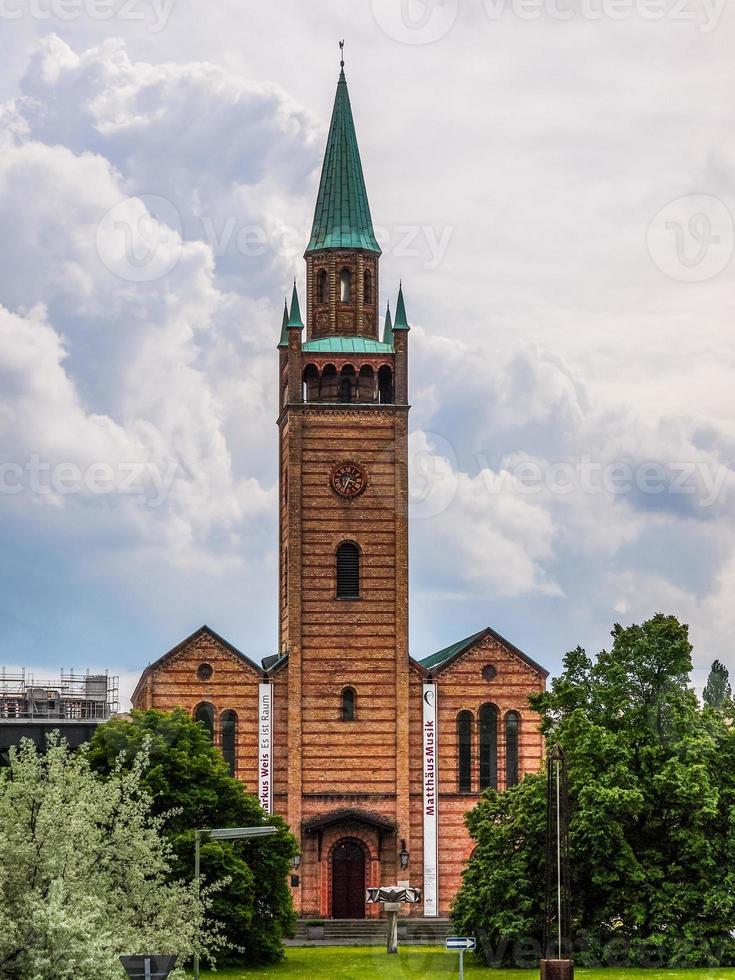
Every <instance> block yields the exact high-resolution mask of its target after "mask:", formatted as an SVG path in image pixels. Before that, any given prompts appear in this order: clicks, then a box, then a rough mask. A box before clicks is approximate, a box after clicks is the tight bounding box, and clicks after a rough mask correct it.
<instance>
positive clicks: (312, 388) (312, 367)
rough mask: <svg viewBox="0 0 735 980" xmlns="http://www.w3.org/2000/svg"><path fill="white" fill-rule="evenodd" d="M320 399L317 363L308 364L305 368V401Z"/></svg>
mask: <svg viewBox="0 0 735 980" xmlns="http://www.w3.org/2000/svg"><path fill="white" fill-rule="evenodd" d="M318 400H319V371H318V370H317V366H316V364H307V365H306V367H305V368H304V401H305V402H315V401H318Z"/></svg>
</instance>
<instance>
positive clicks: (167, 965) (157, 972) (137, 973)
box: [120, 956, 177, 980]
mask: <svg viewBox="0 0 735 980" xmlns="http://www.w3.org/2000/svg"><path fill="white" fill-rule="evenodd" d="M176 959H177V958H176V957H175V956H121V957H120V962H121V963H122V965H123V969H124V970H125V972H126V973H127V975H128V976H129V977H130V980H166V977H167V976H168V975H169V973H170V972H171V971H172V970H173V968H174V967H175V966H176Z"/></svg>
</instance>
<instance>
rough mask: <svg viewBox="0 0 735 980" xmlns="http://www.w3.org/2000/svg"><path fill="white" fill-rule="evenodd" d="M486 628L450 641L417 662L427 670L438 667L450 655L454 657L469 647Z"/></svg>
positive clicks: (449, 657)
mask: <svg viewBox="0 0 735 980" xmlns="http://www.w3.org/2000/svg"><path fill="white" fill-rule="evenodd" d="M486 632H487V630H480V632H479V633H473V634H472V636H467V637H465V638H464V640H457V642H456V643H451V644H450V645H449V646H448V647H444V649H443V650H437V652H436V653H432V655H431V656H430V657H426V659H425V660H420V661H419V663H420V664H421V666H422V667H426V668H427V670H428V669H429V668H431V667H438V666H439V664H443V663H444V661H445V660H451V658H452V657H456V656H457V654H458V653H462V652H463V651H464V650H466V649H467V648H468V647H471V646H472V644H473V643H474V642H475V640H479V639H480V637H481V636H482V635H483V634H484V633H486Z"/></svg>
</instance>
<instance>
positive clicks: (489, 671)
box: [482, 664, 498, 681]
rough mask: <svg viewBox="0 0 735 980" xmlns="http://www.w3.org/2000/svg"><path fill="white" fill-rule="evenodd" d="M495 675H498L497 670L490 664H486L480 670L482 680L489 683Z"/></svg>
mask: <svg viewBox="0 0 735 980" xmlns="http://www.w3.org/2000/svg"><path fill="white" fill-rule="evenodd" d="M497 673H498V672H497V670H496V669H495V668H494V667H493V665H492V664H486V665H485V666H484V667H483V668H482V678H483V680H486V681H491V680H493V678H494V677H495V676H496V675H497Z"/></svg>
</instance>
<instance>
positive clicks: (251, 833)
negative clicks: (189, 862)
mask: <svg viewBox="0 0 735 980" xmlns="http://www.w3.org/2000/svg"><path fill="white" fill-rule="evenodd" d="M276 833H278V831H277V830H276V828H275V827H270V826H267V827H216V828H214V829H211V828H210V829H209V830H195V831H194V892H195V894H196V897H197V899H198V898H199V846H200V844H201V840H202V834H206V836H207V837H209V838H210V839H211V840H242V839H243V838H246V837H268V836H269V835H270V834H276ZM194 980H199V953H198V952H195V953H194Z"/></svg>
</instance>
